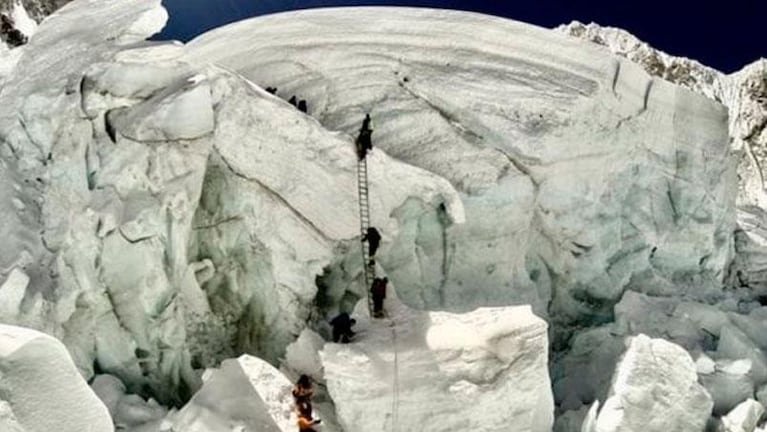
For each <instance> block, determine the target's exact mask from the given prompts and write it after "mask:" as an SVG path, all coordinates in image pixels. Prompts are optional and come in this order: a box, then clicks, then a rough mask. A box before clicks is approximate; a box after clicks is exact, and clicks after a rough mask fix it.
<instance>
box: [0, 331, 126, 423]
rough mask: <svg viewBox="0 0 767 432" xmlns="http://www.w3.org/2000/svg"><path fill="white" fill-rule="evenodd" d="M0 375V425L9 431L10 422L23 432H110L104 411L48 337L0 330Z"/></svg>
mask: <svg viewBox="0 0 767 432" xmlns="http://www.w3.org/2000/svg"><path fill="white" fill-rule="evenodd" d="M0 373H1V374H2V380H0V395H2V398H3V399H4V402H5V408H0V409H2V410H5V413H6V414H4V415H0V424H2V422H3V421H5V422H6V423H8V422H10V424H11V425H13V424H14V422H13V417H15V422H16V423H17V424H18V426H20V427H21V428H22V429H21V430H24V431H26V432H50V431H60V432H83V431H92V432H111V431H113V430H114V428H113V426H112V419H111V418H110V416H109V411H108V410H107V408H106V407H105V406H104V404H103V403H102V402H101V401H100V400H99V399H98V397H97V396H96V395H95V394H94V393H93V391H92V390H91V389H90V388H89V387H88V384H86V382H85V380H83V378H82V377H81V376H80V374H79V373H78V372H77V369H76V368H75V365H74V363H73V362H72V359H71V357H69V353H67V350H66V348H64V345H62V343H61V342H59V341H58V340H56V339H54V338H53V337H51V336H48V335H46V334H43V333H40V332H37V331H34V330H30V329H26V328H22V327H13V326H8V325H3V324H0ZM9 412H11V413H12V417H11V416H10V415H9V414H8V413H9ZM13 427H17V426H13ZM17 428H18V427H17ZM3 430H5V429H3ZM10 430H13V429H10Z"/></svg>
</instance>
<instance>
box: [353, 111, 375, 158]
mask: <svg viewBox="0 0 767 432" xmlns="http://www.w3.org/2000/svg"><path fill="white" fill-rule="evenodd" d="M372 134H373V130H372V129H370V114H365V120H363V121H362V127H361V128H360V134H359V136H357V141H356V142H355V144H356V145H357V157H359V159H360V160H362V159H365V156H367V153H368V151H370V150H373V143H372V141H371V135H372Z"/></svg>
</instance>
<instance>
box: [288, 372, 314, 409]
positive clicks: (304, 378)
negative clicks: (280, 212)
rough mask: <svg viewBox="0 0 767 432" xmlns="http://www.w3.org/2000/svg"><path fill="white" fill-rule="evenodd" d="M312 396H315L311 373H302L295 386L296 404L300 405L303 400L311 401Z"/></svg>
mask: <svg viewBox="0 0 767 432" xmlns="http://www.w3.org/2000/svg"><path fill="white" fill-rule="evenodd" d="M312 397H314V386H313V385H312V379H311V378H309V375H301V376H300V377H298V382H296V386H295V387H293V399H294V400H295V402H296V405H299V404H301V403H303V402H310V401H311V399H312Z"/></svg>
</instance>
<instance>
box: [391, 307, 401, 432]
mask: <svg viewBox="0 0 767 432" xmlns="http://www.w3.org/2000/svg"><path fill="white" fill-rule="evenodd" d="M391 342H392V351H393V352H394V365H393V366H394V382H393V385H392V398H391V430H392V432H396V430H397V423H399V354H398V353H397V328H396V326H395V324H394V320H391Z"/></svg>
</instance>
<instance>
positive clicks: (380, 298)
mask: <svg viewBox="0 0 767 432" xmlns="http://www.w3.org/2000/svg"><path fill="white" fill-rule="evenodd" d="M387 283H389V278H387V277H384V278H375V279H374V280H373V285H372V286H371V287H370V294H371V296H372V297H373V318H383V316H384V314H383V304H384V299H385V298H386V284H387Z"/></svg>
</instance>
